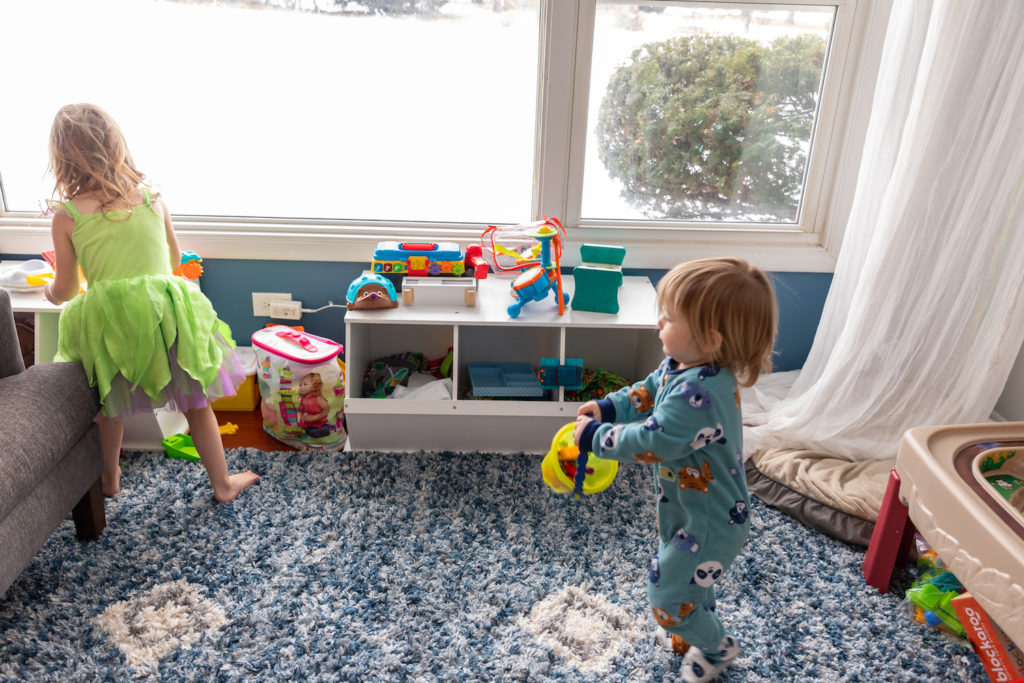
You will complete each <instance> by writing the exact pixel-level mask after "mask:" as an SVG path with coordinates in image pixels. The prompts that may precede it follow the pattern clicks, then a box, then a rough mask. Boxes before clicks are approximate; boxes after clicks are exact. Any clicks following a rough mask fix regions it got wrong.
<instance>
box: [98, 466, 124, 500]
mask: <svg viewBox="0 0 1024 683" xmlns="http://www.w3.org/2000/svg"><path fill="white" fill-rule="evenodd" d="M100 488H102V489H103V496H104V497H106V498H113V497H114V496H116V495H117V494H119V493H121V468H120V467H118V468H117V470H116V471H114V472H112V473H109V474H108V473H107V471H106V470H104V471H103V474H102V475H100Z"/></svg>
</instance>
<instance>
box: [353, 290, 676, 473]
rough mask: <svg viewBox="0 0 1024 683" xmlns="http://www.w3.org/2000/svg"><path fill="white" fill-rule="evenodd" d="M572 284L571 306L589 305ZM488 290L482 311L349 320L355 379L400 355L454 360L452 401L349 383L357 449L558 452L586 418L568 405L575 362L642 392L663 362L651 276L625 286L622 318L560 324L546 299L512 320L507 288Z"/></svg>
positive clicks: (388, 312) (428, 310)
mask: <svg viewBox="0 0 1024 683" xmlns="http://www.w3.org/2000/svg"><path fill="white" fill-rule="evenodd" d="M562 281H563V282H562V285H563V288H564V289H565V292H566V293H567V294H568V295H571V296H575V295H577V294H578V292H577V291H576V289H577V285H576V283H575V281H574V279H573V277H572V276H571V275H565V276H563V277H562ZM477 287H478V291H477V301H476V305H475V306H472V307H470V306H465V305H461V304H452V305H420V303H419V302H417V303H415V304H414V305H412V306H406V305H399V306H398V307H397V308H387V309H377V310H350V311H349V312H348V313H347V314H346V316H345V328H346V341H345V353H346V358H345V362H346V367H347V368H348V369H349V371H350V372H351V373H352V376H353V377H360V376H362V374H363V372H365V370H366V368H367V367H369V365H370V363H371V362H372V361H374V360H375V359H377V358H381V357H384V356H389V355H391V354H401V353H404V352H409V351H414V352H420V353H422V354H423V356H424V357H425V358H443V357H445V356H446V355H447V354H448V352H449V349H451V353H452V386H453V396H452V397H451V398H450V399H448V400H445V399H423V400H420V399H408V400H405V399H380V398H368V397H365V396H363V395H362V387H361V383H360V382H358V381H351V382H347V383H346V395H345V415H346V419H347V421H348V426H349V443H350V447H351V448H353V449H374V450H392V451H418V450H452V451H475V452H488V453H490V452H505V453H509V452H515V453H521V452H531V453H547V452H548V450H549V449H550V447H551V435H552V434H553V433H555V432H556V431H557V430H558V429H559V428H560V427H561V426H562V425H564V424H565V423H567V422H570V421H572V420H574V419H575V417H576V409H577V408H578V407H579V405H580V404H579V403H575V402H572V401H566V400H565V392H566V389H567V385H566V384H565V381H563V379H561V378H563V377H564V376H565V375H567V374H568V370H571V369H573V364H574V363H575V359H579V361H580V362H581V363H582V365H583V366H584V367H586V368H588V369H597V368H601V369H604V370H607V371H610V372H613V373H615V374H618V375H621V376H622V377H624V378H626V379H628V380H629V381H635V380H637V379H640V378H642V377H646V376H647V374H648V373H649V372H650V371H651V370H652V369H653V368H655V367H656V366H657V365H658V363H659V362H660V361H661V359H662V357H663V354H662V349H661V342H660V341H659V340H658V328H657V305H656V301H655V293H654V287H653V286H652V285H651V282H650V280H648V279H647V278H646V277H624V278H623V282H622V287H621V288H620V289H619V290H618V300H619V304H620V308H619V312H618V313H617V314H609V313H597V312H592V311H581V310H573V309H572V308H571V307H569V308H566V309H565V311H564V313H563V314H562V315H559V312H558V306H557V301H556V300H554V299H553V298H552V297H547V298H546V299H544V300H540V301H532V302H531V303H530V304H529V305H527V306H524V307H523V308H522V310H521V311H520V312H519V314H518V315H517V316H516V317H510V316H509V313H508V311H507V308H508V306H509V304H510V303H511V301H512V298H511V295H510V291H509V289H510V287H509V280H508V279H502V278H499V277H488V278H487V279H483V280H479V281H478V283H477ZM551 359H553V360H551ZM542 361H543V363H542ZM527 367H528V368H529V369H528V370H527V369H526V368H527ZM542 370H544V372H542ZM559 371H560V372H559ZM527 375H529V377H527ZM474 380H476V383H477V392H478V393H486V394H490V395H488V396H477V397H474V396H473V383H474ZM488 380H491V381H489V382H488ZM528 380H529V381H528ZM541 380H543V381H541ZM485 387H486V388H485ZM495 387H498V388H497V389H495ZM481 388H484V390H483V392H481Z"/></svg>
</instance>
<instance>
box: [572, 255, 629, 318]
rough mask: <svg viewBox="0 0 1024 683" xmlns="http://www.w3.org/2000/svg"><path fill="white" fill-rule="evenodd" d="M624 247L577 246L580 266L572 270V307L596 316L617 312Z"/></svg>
mask: <svg viewBox="0 0 1024 683" xmlns="http://www.w3.org/2000/svg"><path fill="white" fill-rule="evenodd" d="M625 257H626V249H625V248H624V247H613V246H608V245H605V244H584V245H582V246H580V265H578V266H576V267H575V268H574V269H573V271H572V275H573V279H574V280H575V282H576V289H575V292H574V293H573V300H572V304H571V306H572V308H573V310H576V311H594V312H595V313H612V314H615V313H618V312H619V287H620V286H622V261H623V259H625Z"/></svg>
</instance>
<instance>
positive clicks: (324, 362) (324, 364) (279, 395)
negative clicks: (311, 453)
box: [252, 325, 346, 450]
mask: <svg viewBox="0 0 1024 683" xmlns="http://www.w3.org/2000/svg"><path fill="white" fill-rule="evenodd" d="M252 346H253V350H254V351H255V352H256V361H257V374H256V377H257V380H258V381H259V386H260V396H261V397H262V399H263V401H262V403H261V405H260V413H261V414H262V416H263V431H265V432H266V433H267V434H270V435H271V436H272V437H274V438H275V439H277V440H278V441H280V442H282V443H286V444H288V445H289V446H294V447H295V448H303V449H305V448H312V449H325V450H340V449H341V448H343V447H344V446H345V441H346V433H345V413H344V398H345V372H344V366H343V364H342V363H341V361H339V359H338V354H339V353H341V351H342V346H341V344H339V343H337V342H335V341H331V340H330V339H325V338H323V337H318V336H316V335H314V334H309V333H308V332H300V331H298V330H295V329H294V328H291V327H287V326H285V325H271V326H270V327H265V328H263V329H262V330H257V331H256V332H254V333H253V335H252Z"/></svg>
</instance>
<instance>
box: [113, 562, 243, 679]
mask: <svg viewBox="0 0 1024 683" xmlns="http://www.w3.org/2000/svg"><path fill="white" fill-rule="evenodd" d="M97 621H98V622H99V625H100V627H102V629H103V630H104V631H105V632H106V634H107V636H108V637H109V638H110V639H111V640H112V641H113V642H114V643H116V644H117V646H118V648H120V649H121V652H123V653H124V656H125V659H127V660H128V665H129V666H133V667H138V666H152V665H155V664H157V663H158V661H159V660H160V659H161V658H162V657H165V656H167V655H168V654H170V653H171V652H173V651H175V650H177V649H178V648H182V647H184V648H188V647H190V646H191V645H192V643H194V642H195V641H196V640H198V639H199V638H200V637H201V636H202V635H203V634H204V633H212V632H213V631H216V630H217V629H218V628H220V627H221V626H223V625H224V624H226V623H227V618H226V617H225V616H224V609H223V608H222V607H221V606H220V605H218V604H217V603H215V602H213V601H211V600H204V599H203V597H202V595H201V593H200V592H199V588H198V587H197V586H194V585H192V584H190V583H189V582H188V581H186V580H184V579H180V580H178V581H171V582H168V583H162V584H159V585H157V586H154V587H153V588H151V589H150V590H148V591H146V592H144V593H141V594H139V595H136V596H135V597H132V598H129V599H127V600H122V601H120V602H115V603H114V604H112V605H110V606H109V607H107V608H106V609H105V610H103V613H102V614H101V615H100V616H99V617H97Z"/></svg>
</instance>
